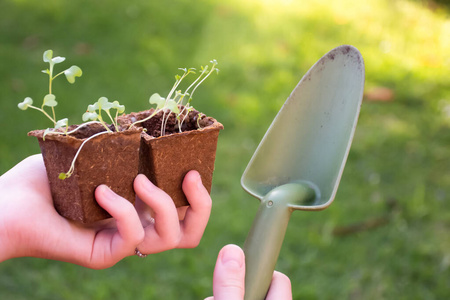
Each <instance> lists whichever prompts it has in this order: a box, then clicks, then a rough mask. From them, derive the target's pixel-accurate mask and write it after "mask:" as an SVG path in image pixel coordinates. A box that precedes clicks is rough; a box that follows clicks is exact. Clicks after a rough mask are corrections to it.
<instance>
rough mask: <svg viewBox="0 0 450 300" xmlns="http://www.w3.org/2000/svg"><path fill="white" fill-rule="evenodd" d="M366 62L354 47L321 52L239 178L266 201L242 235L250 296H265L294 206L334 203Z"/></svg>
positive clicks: (310, 207) (253, 299)
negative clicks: (320, 56)
mask: <svg viewBox="0 0 450 300" xmlns="http://www.w3.org/2000/svg"><path fill="white" fill-rule="evenodd" d="M363 89H364V62H363V58H362V56H361V54H360V52H359V51H358V50H357V49H356V48H354V47H352V46H347V45H344V46H340V47H337V48H335V49H333V50H331V51H330V52H328V53H327V54H326V55H324V56H323V57H322V58H321V59H320V60H319V61H318V62H317V63H316V64H315V65H314V66H313V67H312V68H311V69H310V70H309V71H308V72H307V73H306V74H305V76H303V78H302V79H301V80H300V82H299V84H298V85H297V86H296V87H295V89H294V91H293V92H292V94H291V95H290V96H289V98H288V99H287V100H286V102H285V103H284V105H283V107H282V108H281V110H280V111H279V112H278V114H277V116H276V117H275V119H274V120H273V122H272V124H271V125H270V127H269V129H268V131H267V132H266V134H265V136H264V138H263V139H262V141H261V143H260V144H259V146H258V148H257V149H256V151H255V153H254V154H253V157H252V158H251V160H250V162H249V164H248V166H247V168H246V170H245V172H244V174H243V176H242V179H241V184H242V187H243V188H244V189H245V190H246V191H247V192H248V193H250V194H251V195H253V196H255V197H256V198H259V199H260V200H261V204H260V206H259V210H258V212H257V215H256V218H255V220H254V222H253V225H252V228H251V230H250V232H249V235H248V237H247V239H246V241H245V245H244V252H245V256H246V278H245V299H246V300H261V299H264V298H265V296H266V294H267V291H268V289H269V286H270V282H271V280H272V274H273V271H274V269H275V265H276V262H277V259H278V255H279V253H280V250H281V245H282V243H283V239H284V235H285V232H286V228H287V225H288V222H289V218H290V216H291V213H292V212H293V211H294V210H322V209H325V208H326V207H328V206H329V205H330V204H331V202H333V199H334V196H335V194H336V191H337V188H338V185H339V181H340V178H341V175H342V172H343V169H344V165H345V161H346V159H347V156H348V152H349V150H350V145H351V141H352V138H353V135H354V132H355V128H356V123H357V120H358V115H359V110H360V106H361V101H362V96H363Z"/></svg>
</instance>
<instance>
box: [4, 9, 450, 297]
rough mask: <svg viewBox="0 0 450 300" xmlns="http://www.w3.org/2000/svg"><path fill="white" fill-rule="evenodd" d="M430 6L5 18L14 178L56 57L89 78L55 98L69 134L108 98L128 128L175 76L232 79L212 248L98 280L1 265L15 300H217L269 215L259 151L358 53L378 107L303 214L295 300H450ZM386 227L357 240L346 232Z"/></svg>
mask: <svg viewBox="0 0 450 300" xmlns="http://www.w3.org/2000/svg"><path fill="white" fill-rule="evenodd" d="M421 3H422V2H421V1H407V0H396V1H390V0H378V1H377V0H368V1H356V0H341V1H334V2H330V1H319V0H315V1H308V2H304V1H287V0H285V1H269V0H265V1H257V0H247V1H238V0H233V1H228V2H227V3H226V4H225V3H221V2H219V1H213V0H200V1H195V2H193V1H187V0H172V1H167V2H158V1H143V0H140V1H133V2H132V3H126V2H124V1H117V0H111V1H105V0H102V1H87V0H82V1H62V0H61V1H59V0H48V1H31V0H3V1H1V2H0V33H1V34H0V57H1V63H0V89H1V91H2V92H1V96H0V101H1V104H2V110H1V111H0V126H1V128H2V129H1V130H0V140H1V143H0V173H3V172H5V171H6V170H8V169H9V168H11V167H12V166H14V165H15V164H16V163H18V162H19V161H20V160H22V159H23V158H25V157H26V156H28V155H31V154H34V153H37V152H39V148H38V146H37V143H36V141H35V140H34V139H33V138H29V137H27V136H26V133H27V132H28V131H30V130H32V129H37V128H46V127H48V126H50V124H49V123H48V122H47V121H46V120H45V119H44V118H43V117H42V116H40V115H39V114H38V113H37V112H33V111H26V112H23V111H20V110H18V109H17V103H19V102H20V101H22V100H23V98H25V97H26V96H31V97H33V98H34V99H35V100H36V101H38V100H37V99H39V98H40V97H41V96H43V95H44V94H45V92H46V84H47V83H46V79H47V78H46V77H45V76H44V75H43V74H41V73H40V70H41V69H43V68H45V65H44V63H43V62H42V61H41V56H42V53H43V51H45V50H47V49H53V50H54V52H55V55H61V56H66V57H67V58H68V62H67V63H66V64H67V65H68V66H70V64H77V65H78V66H80V67H81V68H82V69H83V71H84V74H83V77H81V78H80V79H78V80H77V83H76V84H75V85H73V86H72V85H69V84H67V83H65V82H64V81H63V80H61V81H60V82H58V83H56V84H55V88H54V93H55V94H56V95H57V97H58V99H59V101H60V106H59V107H58V114H59V116H61V117H63V116H67V117H69V121H70V122H71V123H78V122H80V121H81V115H82V113H83V112H84V111H85V109H86V107H87V105H88V104H89V103H92V102H94V101H96V100H97V99H98V98H99V97H100V96H106V97H108V98H109V99H110V100H116V99H117V100H119V101H120V102H121V103H123V104H125V105H126V107H127V112H131V111H138V110H143V109H146V107H147V106H146V103H147V100H148V97H149V96H150V95H151V94H152V93H154V92H159V93H165V92H166V91H168V89H169V88H170V87H171V85H172V83H173V75H174V72H175V71H176V69H177V68H178V67H191V66H199V65H200V64H204V63H206V62H207V61H209V60H210V59H212V58H215V59H217V60H218V61H219V66H218V67H219V68H220V70H221V72H220V74H219V76H215V77H214V78H212V79H211V80H208V81H207V82H206V83H205V85H204V86H202V88H201V89H200V90H198V92H197V95H196V96H197V98H196V100H195V101H196V102H195V105H196V107H197V108H198V109H199V110H200V111H203V112H204V113H206V114H208V115H211V116H214V117H216V118H217V119H218V120H219V121H221V122H222V123H223V124H224V126H225V130H224V131H223V132H222V133H221V136H220V140H219V146H218V152H217V159H216V171H215V177H214V186H213V193H212V197H213V201H214V206H213V212H212V216H211V219H210V222H209V224H208V228H207V230H206V232H205V235H204V238H203V240H202V243H201V244H200V246H199V247H198V248H196V249H191V250H172V251H168V252H166V253H161V254H157V255H152V256H150V257H148V258H146V259H144V260H142V259H139V258H137V257H129V258H127V259H125V260H123V261H122V262H120V263H119V264H117V265H116V266H114V267H113V268H110V269H107V270H102V271H94V270H89V269H85V268H82V267H78V266H74V265H69V264H66V263H61V262H55V261H45V260H40V259H34V258H20V259H13V260H10V261H6V262H3V263H2V264H0V298H1V299H203V298H204V297H206V296H208V295H211V293H212V292H211V280H212V271H213V268H214V263H215V259H216V255H217V253H218V251H219V250H220V248H221V247H222V246H223V245H225V244H227V243H235V244H238V245H241V246H242V245H243V242H244V240H245V237H246V234H247V232H248V230H249V228H250V226H251V222H252V219H253V216H254V215H255V213H256V210H257V205H258V202H257V200H255V199H252V198H251V197H250V196H248V195H246V194H245V193H244V192H243V190H242V189H241V187H240V185H239V181H240V176H241V174H242V172H243V170H244V169H245V166H246V164H247V163H248V160H249V159H250V157H251V155H252V153H253V151H254V149H255V147H256V146H257V144H258V142H259V140H260V139H261V137H262V136H263V134H264V132H265V131H266V129H267V127H268V126H269V124H270V122H271V120H272V119H273V117H274V116H275V114H276V112H277V111H278V109H279V108H280V107H281V105H282V103H283V102H284V100H285V99H286V97H287V96H288V95H289V93H290V92H291V90H292V89H293V87H294V86H295V85H296V84H297V82H298V81H299V80H300V78H301V77H302V75H303V74H304V73H305V72H306V71H307V70H308V69H309V68H310V67H311V66H312V65H313V64H314V63H315V62H316V61H317V60H318V59H319V58H320V57H321V56H322V55H323V54H325V53H326V52H328V51H329V50H331V49H332V48H334V47H336V46H338V45H341V44H351V45H354V46H356V47H357V48H358V49H359V50H360V51H361V53H362V54H363V57H364V59H365V65H366V91H369V92H370V91H372V90H373V89H374V88H375V87H380V86H381V87H387V88H389V89H391V90H392V91H393V92H394V98H393V100H392V101H390V102H376V101H365V102H364V103H363V106H362V110H361V115H360V119H359V124H358V128H357V131H356V136H355V139H354V142H353V146H352V149H351V152H350V155H349V158H348V162H347V166H346V169H345V171H344V175H343V179H342V181H341V184H340V188H339V190H338V193H337V195H336V199H335V202H334V203H333V205H332V206H330V208H328V209H326V210H324V211H322V212H315V213H312V212H300V211H298V212H295V213H294V214H293V216H292V218H291V221H290V224H289V228H288V232H287V235H286V239H285V243H284V246H283V249H282V253H281V255H280V259H279V261H278V266H277V269H279V270H280V271H282V272H284V273H286V274H287V275H289V277H290V278H291V280H292V284H293V292H294V298H295V299H447V298H449V297H450V287H449V285H448V283H449V278H450V250H449V249H450V238H449V234H448V232H449V231H450V210H449V209H448V208H449V206H448V200H449V198H450V188H449V187H450V172H449V171H448V170H449V169H450V150H449V149H450V130H449V129H450V128H449V127H450V89H449V87H450V76H449V69H450V56H449V53H450V38H449V37H450V23H449V19H448V16H449V11H448V7H447V8H445V7H439V6H437V8H434V9H433V10H431V9H429V8H427V7H425V6H422V5H421ZM379 217H383V218H385V220H387V223H386V224H385V225H383V226H379V227H377V228H374V229H372V230H364V231H360V232H356V233H354V234H349V235H346V236H337V235H335V234H333V230H335V229H336V228H341V229H342V228H343V227H344V228H346V226H349V225H353V224H360V223H366V222H367V221H370V220H372V219H374V218H379Z"/></svg>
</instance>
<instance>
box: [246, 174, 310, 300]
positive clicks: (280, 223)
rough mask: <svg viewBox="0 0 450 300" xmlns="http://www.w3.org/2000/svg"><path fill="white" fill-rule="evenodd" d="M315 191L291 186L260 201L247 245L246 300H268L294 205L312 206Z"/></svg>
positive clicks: (273, 192)
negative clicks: (307, 204)
mask: <svg viewBox="0 0 450 300" xmlns="http://www.w3.org/2000/svg"><path fill="white" fill-rule="evenodd" d="M315 197H316V195H315V191H314V189H312V188H311V187H309V186H308V185H306V184H303V183H289V184H285V185H282V186H279V187H277V188H274V189H273V190H272V191H270V192H269V193H268V194H267V195H266V196H264V198H262V200H261V204H260V206H259V209H258V212H257V214H256V217H255V220H254V221H253V225H252V228H251V229H250V232H249V234H248V237H247V239H246V241H245V244H244V253H245V266H246V267H245V268H246V270H245V297H244V299H245V300H262V299H265V297H266V294H267V291H268V290H269V287H270V283H271V281H272V275H273V271H274V270H275V265H276V263H277V260H278V255H279V254H280V250H281V246H282V244H283V240H284V235H285V233H286V229H287V226H288V223H289V218H290V216H291V214H292V211H293V210H294V209H293V208H292V205H300V204H304V203H305V202H310V201H312V200H314V199H315Z"/></svg>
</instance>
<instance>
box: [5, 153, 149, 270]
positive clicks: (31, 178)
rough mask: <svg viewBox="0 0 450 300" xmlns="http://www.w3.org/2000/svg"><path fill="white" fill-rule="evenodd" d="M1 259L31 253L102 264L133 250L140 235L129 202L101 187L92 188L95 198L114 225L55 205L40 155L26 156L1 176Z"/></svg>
mask: <svg viewBox="0 0 450 300" xmlns="http://www.w3.org/2000/svg"><path fill="white" fill-rule="evenodd" d="M0 191H1V192H2V194H1V195H0V244H2V245H1V247H0V249H1V250H0V261H3V260H5V259H8V258H13V257H21V256H33V257H41V258H49V259H55V260H61V261H66V262H71V263H75V264H78V265H82V266H85V267H89V268H93V269H102V268H107V267H110V266H112V265H114V264H115V263H117V262H118V261H119V260H121V259H122V258H124V257H125V256H128V255H132V254H133V253H134V249H135V247H136V245H137V244H139V243H140V242H141V241H142V240H143V239H144V230H143V228H142V225H141V223H140V220H139V217H138V214H137V212H136V210H135V209H134V207H133V205H132V204H131V203H130V202H128V201H127V200H125V199H124V198H122V197H119V196H117V195H116V194H115V193H113V192H112V191H111V190H110V189H109V188H107V187H106V186H100V187H99V188H97V190H96V191H95V196H96V199H97V202H98V203H99V204H100V206H102V207H103V208H104V209H105V210H107V211H108V212H109V213H110V214H111V215H112V216H113V217H114V219H115V223H116V224H115V226H113V227H112V228H111V226H110V224H108V226H106V224H100V223H102V222H100V223H98V224H96V225H91V226H87V225H86V226H83V225H81V224H77V223H75V222H71V221H68V220H67V219H65V218H63V217H61V216H60V215H59V214H58V213H57V212H56V210H55V208H54V206H53V202H52V196H51V193H50V188H49V184H48V180H47V173H46V171H45V166H44V162H43V159H42V156H41V155H34V156H30V157H28V158H26V159H25V160H23V161H22V162H20V163H19V164H17V165H16V166H15V167H14V168H12V169H11V170H9V171H8V172H7V173H5V174H4V175H2V176H1V177H0Z"/></svg>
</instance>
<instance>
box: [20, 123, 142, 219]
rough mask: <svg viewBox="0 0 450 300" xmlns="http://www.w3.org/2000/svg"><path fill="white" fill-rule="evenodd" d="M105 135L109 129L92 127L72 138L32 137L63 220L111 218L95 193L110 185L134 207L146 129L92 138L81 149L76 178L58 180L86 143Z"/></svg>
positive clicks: (37, 134) (34, 133) (38, 133)
mask: <svg viewBox="0 0 450 300" xmlns="http://www.w3.org/2000/svg"><path fill="white" fill-rule="evenodd" d="M74 127H75V126H74ZM74 127H73V128H74ZM101 131H105V129H104V128H103V127H102V126H101V125H100V124H92V125H89V126H86V127H84V128H82V129H79V130H78V131H76V132H75V133H74V134H72V135H68V136H64V135H56V134H47V135H46V136H45V140H44V139H43V134H44V130H35V131H31V132H29V133H28V135H30V136H35V137H37V138H38V141H39V146H40V148H41V152H42V155H43V157H44V163H45V168H46V170H47V176H48V180H49V183H50V189H51V193H52V197H53V202H54V205H55V208H56V210H57V211H58V213H59V214H61V215H62V216H63V217H66V218H68V219H71V220H74V221H78V222H82V223H91V222H95V221H98V220H102V219H106V218H109V217H111V216H110V215H109V214H108V213H107V212H106V211H105V210H104V209H102V208H101V207H100V206H99V205H98V204H97V202H96V200H95V196H94V191H95V189H96V188H97V186H99V185H101V184H106V185H107V186H109V187H110V188H111V189H112V190H113V191H114V192H116V193H117V194H119V195H120V196H122V197H124V198H125V199H127V200H128V201H130V202H131V203H133V204H134V200H135V192H134V189H133V181H134V179H135V177H136V176H137V174H138V165H139V145H140V136H141V131H142V129H139V128H135V129H131V130H124V131H119V132H111V133H105V134H101V135H99V136H97V137H94V138H92V139H91V140H89V141H87V142H86V143H85V144H84V146H83V148H82V149H81V151H80V153H79V155H78V157H77V159H76V161H75V169H74V172H73V174H72V176H70V177H69V178H66V179H64V180H61V179H59V178H58V176H59V174H60V173H64V172H67V171H68V170H69V168H70V165H71V163H72V160H73V158H74V156H75V154H76V153H77V150H78V148H79V147H80V145H81V144H82V142H83V141H84V140H86V139H87V138H88V137H90V136H92V135H94V134H96V133H99V132H101Z"/></svg>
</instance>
